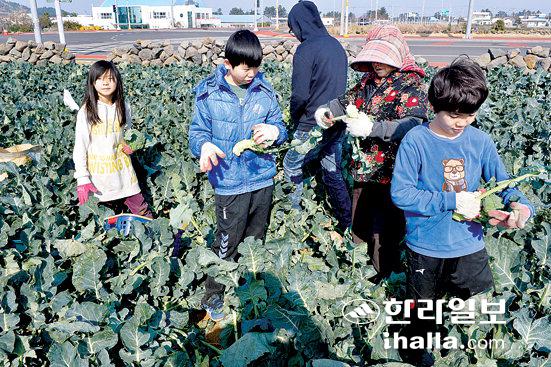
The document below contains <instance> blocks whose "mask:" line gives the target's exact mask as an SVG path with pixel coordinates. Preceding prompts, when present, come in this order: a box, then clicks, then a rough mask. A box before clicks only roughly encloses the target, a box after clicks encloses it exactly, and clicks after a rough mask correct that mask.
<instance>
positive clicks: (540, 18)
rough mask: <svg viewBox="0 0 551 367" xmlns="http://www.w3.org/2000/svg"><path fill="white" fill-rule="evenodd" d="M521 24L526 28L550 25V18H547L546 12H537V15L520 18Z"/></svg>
mask: <svg viewBox="0 0 551 367" xmlns="http://www.w3.org/2000/svg"><path fill="white" fill-rule="evenodd" d="M520 21H521V22H522V25H525V26H526V27H528V28H543V27H550V26H551V20H549V19H547V14H539V15H537V16H534V15H532V16H529V17H527V18H521V19H520Z"/></svg>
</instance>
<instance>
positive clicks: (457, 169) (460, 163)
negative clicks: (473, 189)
mask: <svg viewBox="0 0 551 367" xmlns="http://www.w3.org/2000/svg"><path fill="white" fill-rule="evenodd" d="M442 166H443V171H444V184H443V185H442V191H447V192H461V191H467V180H465V160H464V159H463V158H451V159H444V160H443V161H442Z"/></svg>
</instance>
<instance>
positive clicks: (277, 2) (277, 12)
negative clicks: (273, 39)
mask: <svg viewBox="0 0 551 367" xmlns="http://www.w3.org/2000/svg"><path fill="white" fill-rule="evenodd" d="M275 29H276V31H277V30H279V0H276V26H275Z"/></svg>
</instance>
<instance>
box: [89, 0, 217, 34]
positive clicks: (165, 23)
mask: <svg viewBox="0 0 551 367" xmlns="http://www.w3.org/2000/svg"><path fill="white" fill-rule="evenodd" d="M190 3H191V2H190V1H189V0H188V1H186V0H104V1H103V3H102V4H101V6H94V7H92V17H93V18H94V24H95V25H98V26H101V27H103V28H105V29H116V28H117V26H118V28H121V29H128V28H129V27H130V28H133V29H137V28H140V29H143V28H146V29H147V28H151V29H159V28H175V27H177V28H201V27H220V24H221V23H220V19H218V18H216V17H213V15H212V8H202V7H198V6H197V5H196V4H190ZM115 10H116V15H117V20H115Z"/></svg>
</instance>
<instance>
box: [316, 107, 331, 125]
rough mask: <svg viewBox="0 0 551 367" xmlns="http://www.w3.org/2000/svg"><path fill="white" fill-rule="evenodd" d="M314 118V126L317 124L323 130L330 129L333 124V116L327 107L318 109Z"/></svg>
mask: <svg viewBox="0 0 551 367" xmlns="http://www.w3.org/2000/svg"><path fill="white" fill-rule="evenodd" d="M314 117H315V119H316V124H318V126H319V127H321V128H322V129H324V130H325V129H327V128H330V127H331V126H333V124H334V122H333V121H332V119H333V114H332V113H331V110H330V109H329V108H327V107H318V109H317V110H316V112H315V113H314Z"/></svg>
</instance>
